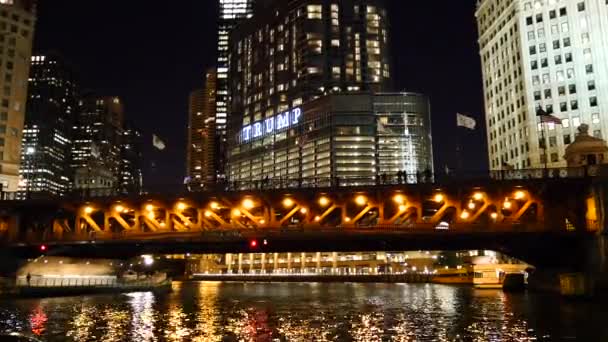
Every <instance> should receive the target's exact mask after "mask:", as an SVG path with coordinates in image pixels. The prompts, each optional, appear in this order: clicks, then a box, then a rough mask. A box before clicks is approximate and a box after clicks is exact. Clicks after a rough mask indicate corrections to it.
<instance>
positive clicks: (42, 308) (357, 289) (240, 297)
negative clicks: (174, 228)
mask: <svg viewBox="0 0 608 342" xmlns="http://www.w3.org/2000/svg"><path fill="white" fill-rule="evenodd" d="M603 307H605V306H604V305H602V304H601V303H586V302H577V303H571V302H562V301H561V300H560V299H559V298H555V297H550V296H538V295H526V294H515V295H505V294H504V293H503V292H501V291H492V290H484V291H478V290H474V289H470V288H466V287H449V286H439V285H403V284H366V285H362V284H238V283H184V284H181V283H176V284H175V288H174V292H173V293H171V294H169V295H162V296H158V295H154V294H152V293H133V294H128V295H111V296H92V297H81V298H76V297H75V298H58V299H48V300H14V301H4V302H0V329H1V330H4V331H8V330H10V331H15V330H19V331H30V332H32V333H33V334H36V335H38V336H40V337H41V338H42V339H43V340H45V341H138V342H139V341H141V342H147V341H195V342H211V341H213V342H215V341H251V342H257V341H366V342H367V341H532V340H559V339H563V338H573V337H576V336H577V335H581V336H584V337H585V338H584V339H581V340H586V341H593V340H607V339H604V337H606V336H608V334H607V329H608V328H606V327H605V325H604V324H598V322H603V320H605V319H606V318H608V312H606V310H603V309H602V308H603ZM590 313H593V314H590ZM598 313H599V314H598ZM590 327H593V328H592V329H591V328H590Z"/></svg>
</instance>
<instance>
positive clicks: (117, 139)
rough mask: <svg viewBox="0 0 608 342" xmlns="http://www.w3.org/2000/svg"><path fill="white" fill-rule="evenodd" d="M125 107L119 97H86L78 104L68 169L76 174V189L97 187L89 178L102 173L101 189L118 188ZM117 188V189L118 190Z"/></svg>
mask: <svg viewBox="0 0 608 342" xmlns="http://www.w3.org/2000/svg"><path fill="white" fill-rule="evenodd" d="M123 123H124V108H123V105H122V102H121V100H120V98H118V97H115V96H114V97H112V96H105V97H100V96H95V95H94V94H87V95H85V96H83V97H82V99H81V100H80V103H79V110H78V115H77V116H76V120H75V123H74V128H73V145H72V160H71V166H72V170H73V172H74V173H75V174H76V176H79V177H75V178H76V179H75V181H74V188H75V189H90V188H100V186H99V184H97V183H98V180H96V179H95V178H91V179H89V178H88V177H87V175H93V173H92V172H91V171H93V170H95V172H98V173H99V172H101V171H99V169H104V171H103V172H101V173H100V174H103V177H102V178H104V180H103V182H104V183H105V184H104V186H103V187H104V188H108V187H113V188H116V187H117V186H118V184H120V183H119V180H120V167H121V142H122V135H123ZM118 190H119V189H116V191H118Z"/></svg>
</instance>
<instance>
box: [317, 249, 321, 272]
mask: <svg viewBox="0 0 608 342" xmlns="http://www.w3.org/2000/svg"><path fill="white" fill-rule="evenodd" d="M317 273H321V252H317Z"/></svg>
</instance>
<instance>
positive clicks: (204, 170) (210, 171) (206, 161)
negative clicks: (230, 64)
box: [187, 70, 222, 187]
mask: <svg viewBox="0 0 608 342" xmlns="http://www.w3.org/2000/svg"><path fill="white" fill-rule="evenodd" d="M216 81H217V74H216V72H215V70H209V71H208V72H207V74H206V79H205V88H204V89H197V90H194V91H193V92H192V93H190V101H189V113H188V114H189V125H188V151H187V156H188V157H187V160H188V161H187V175H188V179H189V181H190V184H191V186H195V187H196V186H203V185H205V184H212V183H215V181H216V179H217V178H216V177H217V173H216V170H217V169H218V165H217V164H218V161H219V160H222V159H221V158H219V155H218V154H219V153H220V151H219V148H218V146H216V145H219V144H215V141H216V131H215V120H216V116H215V112H216Z"/></svg>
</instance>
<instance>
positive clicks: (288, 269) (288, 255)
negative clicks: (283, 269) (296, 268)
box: [287, 253, 291, 273]
mask: <svg viewBox="0 0 608 342" xmlns="http://www.w3.org/2000/svg"><path fill="white" fill-rule="evenodd" d="M287 273H291V253H287Z"/></svg>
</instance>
